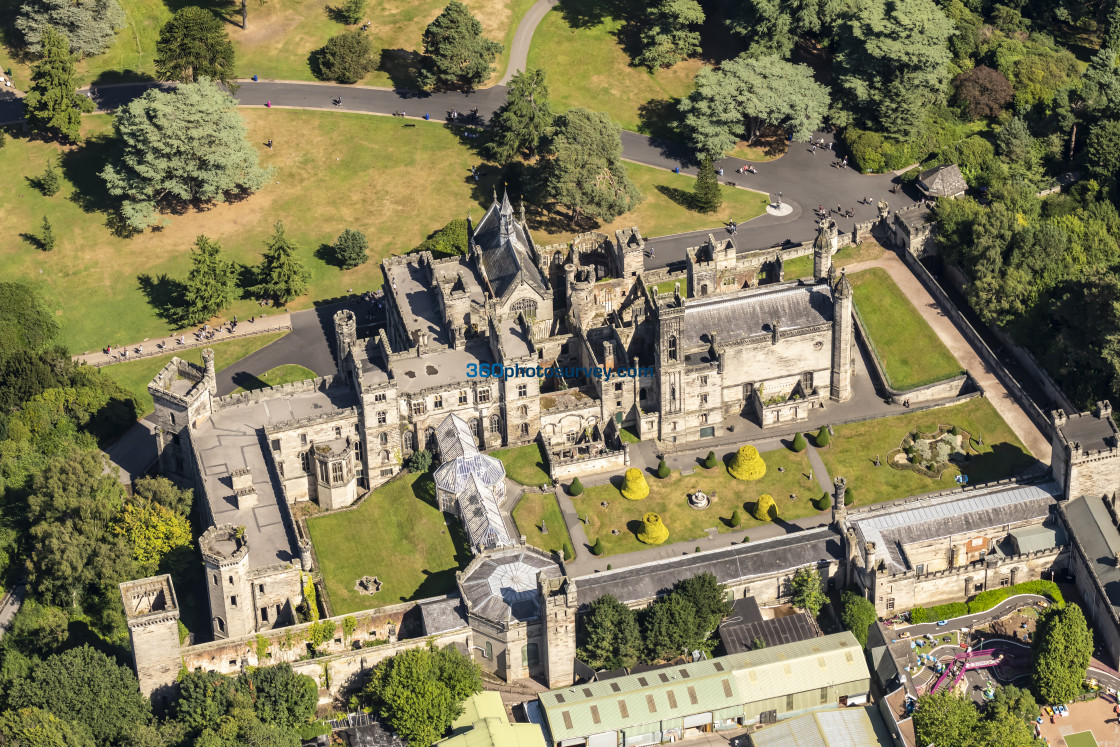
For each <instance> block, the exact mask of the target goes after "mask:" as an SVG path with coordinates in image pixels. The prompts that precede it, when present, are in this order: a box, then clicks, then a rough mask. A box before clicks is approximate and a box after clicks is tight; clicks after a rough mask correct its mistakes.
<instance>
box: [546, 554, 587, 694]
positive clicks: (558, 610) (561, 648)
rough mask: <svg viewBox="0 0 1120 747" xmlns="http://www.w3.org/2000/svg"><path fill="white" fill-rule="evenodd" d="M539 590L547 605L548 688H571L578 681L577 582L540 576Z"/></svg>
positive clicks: (566, 578) (564, 577)
mask: <svg viewBox="0 0 1120 747" xmlns="http://www.w3.org/2000/svg"><path fill="white" fill-rule="evenodd" d="M537 589H538V591H539V592H540V595H541V599H542V601H543V602H544V620H543V624H544V636H543V638H544V641H545V643H544V646H545V652H544V661H545V663H546V667H547V668H546V670H545V677H546V678H547V680H548V687H549V689H551V690H554V689H556V688H558V687H569V686H570V685H571V684H572V683H573V682H574V681H575V659H576V607H578V606H579V604H578V602H577V601H576V584H575V581H573V580H571V579H569V578H568V577H567V576H561V577H559V578H546V577H545V576H544V574H540V575H538V576H537Z"/></svg>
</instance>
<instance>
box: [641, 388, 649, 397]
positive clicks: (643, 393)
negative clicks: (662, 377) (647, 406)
mask: <svg viewBox="0 0 1120 747" xmlns="http://www.w3.org/2000/svg"><path fill="white" fill-rule="evenodd" d="M648 397H649V392H647V391H646V388H645V387H642V388H641V389H639V390H638V399H646V398H648Z"/></svg>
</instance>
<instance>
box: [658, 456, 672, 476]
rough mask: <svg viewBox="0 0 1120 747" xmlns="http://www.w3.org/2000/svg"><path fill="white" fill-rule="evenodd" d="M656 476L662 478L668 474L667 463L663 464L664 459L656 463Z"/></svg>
mask: <svg viewBox="0 0 1120 747" xmlns="http://www.w3.org/2000/svg"><path fill="white" fill-rule="evenodd" d="M657 476H658V477H659V478H661V479H662V480H664V479H665V478H666V477H668V476H669V465H668V464H665V460H664V459H662V460H661V461H660V462H658V463H657Z"/></svg>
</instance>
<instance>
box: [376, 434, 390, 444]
mask: <svg viewBox="0 0 1120 747" xmlns="http://www.w3.org/2000/svg"><path fill="white" fill-rule="evenodd" d="M377 443H379V444H381V445H382V446H388V444H389V434H388V433H378V434H377Z"/></svg>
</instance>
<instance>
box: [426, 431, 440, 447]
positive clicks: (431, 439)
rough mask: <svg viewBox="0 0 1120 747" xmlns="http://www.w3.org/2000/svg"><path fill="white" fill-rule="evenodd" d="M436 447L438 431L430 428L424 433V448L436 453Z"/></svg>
mask: <svg viewBox="0 0 1120 747" xmlns="http://www.w3.org/2000/svg"><path fill="white" fill-rule="evenodd" d="M436 446H437V444H436V429H435V428H428V430H426V431H424V448H425V449H427V450H428V451H435V450H436Z"/></svg>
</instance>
